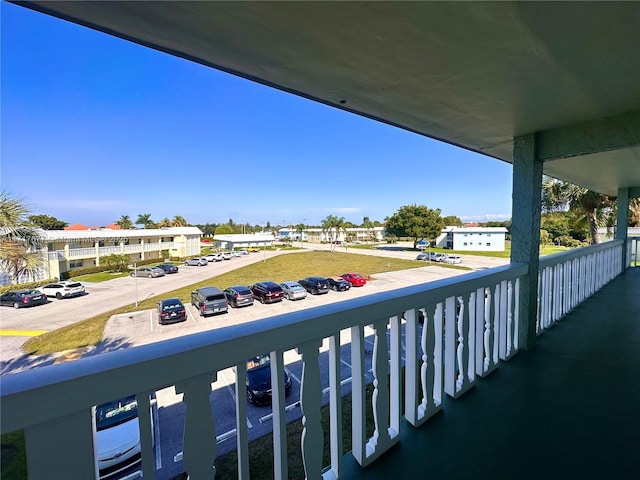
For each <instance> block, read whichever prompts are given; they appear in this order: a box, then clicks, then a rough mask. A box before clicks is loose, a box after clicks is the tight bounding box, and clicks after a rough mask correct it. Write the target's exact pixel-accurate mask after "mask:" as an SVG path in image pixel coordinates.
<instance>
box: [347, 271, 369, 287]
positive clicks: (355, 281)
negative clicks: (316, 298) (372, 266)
mask: <svg viewBox="0 0 640 480" xmlns="http://www.w3.org/2000/svg"><path fill="white" fill-rule="evenodd" d="M340 276H341V277H342V278H344V279H345V280H346V281H347V282H349V283H350V284H351V285H352V286H354V287H361V286H363V285H365V284H366V283H367V279H366V278H364V277H363V276H362V275H360V274H359V273H355V272H351V273H343V274H342V275H340Z"/></svg>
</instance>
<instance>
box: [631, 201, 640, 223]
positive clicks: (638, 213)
mask: <svg viewBox="0 0 640 480" xmlns="http://www.w3.org/2000/svg"><path fill="white" fill-rule="evenodd" d="M629 226H630V227H640V198H632V199H630V200H629Z"/></svg>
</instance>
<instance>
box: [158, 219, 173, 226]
mask: <svg viewBox="0 0 640 480" xmlns="http://www.w3.org/2000/svg"><path fill="white" fill-rule="evenodd" d="M157 226H158V228H167V227H170V226H171V220H169V218H168V217H164V218H163V219H162V220H160V221H159V222H158V223H157Z"/></svg>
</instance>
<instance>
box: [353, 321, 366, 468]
mask: <svg viewBox="0 0 640 480" xmlns="http://www.w3.org/2000/svg"><path fill="white" fill-rule="evenodd" d="M351 387H352V388H351V439H352V440H351V441H352V450H351V451H352V454H353V456H354V458H355V459H356V461H357V462H358V463H359V464H360V465H362V466H364V465H366V462H367V454H366V450H365V448H366V447H365V446H366V439H365V437H366V413H365V405H366V403H365V402H366V399H365V364H364V327H363V326H362V325H356V326H355V327H351Z"/></svg>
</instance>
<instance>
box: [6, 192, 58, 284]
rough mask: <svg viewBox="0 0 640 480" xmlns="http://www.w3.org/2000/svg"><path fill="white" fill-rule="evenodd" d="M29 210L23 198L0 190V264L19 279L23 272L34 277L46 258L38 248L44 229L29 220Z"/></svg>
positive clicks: (15, 278)
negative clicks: (31, 223)
mask: <svg viewBox="0 0 640 480" xmlns="http://www.w3.org/2000/svg"><path fill="white" fill-rule="evenodd" d="M28 214H29V209H28V208H27V207H26V205H24V203H23V202H22V200H21V199H17V198H13V197H11V195H9V194H8V193H7V192H5V191H3V192H0V266H2V267H3V268H4V269H6V270H7V271H9V272H10V273H11V275H12V278H13V280H14V281H15V282H16V283H17V282H18V279H19V277H20V276H21V275H30V276H32V277H34V278H35V275H36V273H37V272H38V271H39V270H40V269H41V268H42V267H43V266H44V265H45V264H46V261H47V260H46V258H45V257H44V256H43V255H42V254H41V252H40V251H39V250H40V248H41V247H42V245H43V242H44V236H43V234H42V231H41V230H40V229H38V228H36V227H34V226H33V225H30V224H29V222H28V221H27V216H28Z"/></svg>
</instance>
